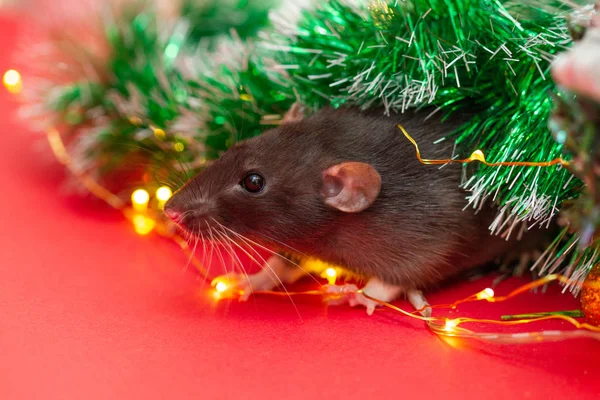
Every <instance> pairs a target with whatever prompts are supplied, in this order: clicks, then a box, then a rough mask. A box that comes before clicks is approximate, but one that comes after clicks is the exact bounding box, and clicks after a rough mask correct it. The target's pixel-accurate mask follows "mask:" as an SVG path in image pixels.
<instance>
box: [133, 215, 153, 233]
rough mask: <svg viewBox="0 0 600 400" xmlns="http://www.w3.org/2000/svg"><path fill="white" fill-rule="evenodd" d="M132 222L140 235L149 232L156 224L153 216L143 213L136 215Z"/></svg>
mask: <svg viewBox="0 0 600 400" xmlns="http://www.w3.org/2000/svg"><path fill="white" fill-rule="evenodd" d="M132 222H133V227H134V229H135V231H136V232H137V233H138V234H140V235H147V234H149V233H150V232H152V230H153V229H154V227H155V226H156V222H155V221H154V220H153V219H152V218H149V217H147V216H145V215H141V214H137V215H134V216H133V219H132Z"/></svg>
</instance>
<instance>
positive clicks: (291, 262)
mask: <svg viewBox="0 0 600 400" xmlns="http://www.w3.org/2000/svg"><path fill="white" fill-rule="evenodd" d="M213 221H214V220H213ZM215 222H217V221H215ZM217 223H218V222H217ZM221 226H223V228H225V229H226V230H228V231H229V232H231V233H232V234H234V235H235V236H237V237H238V238H239V239H241V240H243V241H244V242H245V243H246V244H247V245H248V246H249V247H250V248H252V246H250V244H252V245H254V246H256V247H260V248H261V249H263V250H265V251H266V252H268V253H270V254H272V255H274V256H277V257H279V258H281V259H283V260H285V261H286V262H289V263H290V264H292V265H294V266H296V267H298V268H300V269H301V270H303V271H305V272H306V270H305V269H304V268H302V267H301V266H300V265H299V264H297V263H295V262H294V261H292V260H290V259H288V258H286V257H284V256H283V255H281V254H279V253H277V252H276V251H273V250H271V249H269V248H268V247H265V246H263V245H262V244H260V243H257V242H255V241H254V240H252V239H249V238H247V237H245V236H243V235H241V234H239V233H237V232H235V231H233V230H231V229H230V228H228V227H226V226H224V225H221ZM313 279H315V278H313ZM315 282H317V283H319V281H318V280H317V279H315Z"/></svg>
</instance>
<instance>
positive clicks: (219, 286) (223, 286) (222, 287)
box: [215, 281, 229, 293]
mask: <svg viewBox="0 0 600 400" xmlns="http://www.w3.org/2000/svg"><path fill="white" fill-rule="evenodd" d="M228 288H229V286H227V284H226V283H225V282H222V281H221V282H217V284H216V285H215V290H216V291H217V293H223V292H226V291H227V289H228Z"/></svg>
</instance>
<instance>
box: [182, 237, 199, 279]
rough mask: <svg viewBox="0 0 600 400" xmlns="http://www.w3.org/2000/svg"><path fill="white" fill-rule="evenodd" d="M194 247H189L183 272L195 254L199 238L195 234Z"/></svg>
mask: <svg viewBox="0 0 600 400" xmlns="http://www.w3.org/2000/svg"><path fill="white" fill-rule="evenodd" d="M194 237H195V238H194V247H193V248H190V256H189V257H188V261H187V263H186V264H185V268H184V269H183V272H186V271H187V270H188V268H189V267H190V264H191V263H192V260H193V259H194V257H195V255H196V248H197V247H198V241H199V240H200V238H199V237H198V236H197V235H194ZM188 247H189V245H188Z"/></svg>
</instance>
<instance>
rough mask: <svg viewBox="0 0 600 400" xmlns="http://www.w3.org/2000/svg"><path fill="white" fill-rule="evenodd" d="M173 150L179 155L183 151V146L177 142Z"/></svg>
mask: <svg viewBox="0 0 600 400" xmlns="http://www.w3.org/2000/svg"><path fill="white" fill-rule="evenodd" d="M173 149H174V150H175V151H177V152H179V153H181V152H182V151H184V150H185V145H184V144H183V143H181V142H177V143H175V144H174V145H173Z"/></svg>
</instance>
